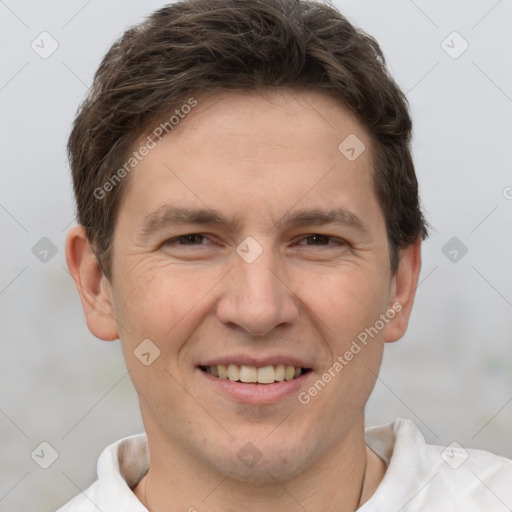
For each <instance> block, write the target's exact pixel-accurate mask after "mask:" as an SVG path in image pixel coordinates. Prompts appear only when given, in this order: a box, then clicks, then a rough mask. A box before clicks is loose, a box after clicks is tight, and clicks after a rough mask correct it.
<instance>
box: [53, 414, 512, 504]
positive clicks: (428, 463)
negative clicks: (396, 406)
mask: <svg viewBox="0 0 512 512" xmlns="http://www.w3.org/2000/svg"><path fill="white" fill-rule="evenodd" d="M366 442H367V444H368V446H369V447H370V448H371V449H372V450H373V451H375V453H377V454H378V455H379V456H380V457H381V458H382V459H383V460H384V461H385V462H386V464H387V471H386V474H385V476H384V479H383V480H382V482H381V483H380V485H379V487H378V488H377V490H376V491H375V493H374V495H373V496H372V497H371V498H370V499H369V500H368V501H367V502H366V503H365V504H364V505H363V506H362V507H361V508H359V509H358V512H477V511H478V512H506V511H512V460H508V459H505V458H503V457H499V456H497V455H493V454H492V453H488V452H485V451H482V450H472V449H470V450H465V449H464V448H462V447H458V446H452V445H449V446H448V447H443V446H435V445H428V444H426V443H425V439H424V438H423V436H422V435H421V433H420V431H419V430H418V429H417V427H416V426H415V425H414V423H413V422H412V421H410V420H405V419H400V418H399V419H397V420H395V421H394V422H393V423H390V424H388V425H382V426H379V427H370V428H368V429H366ZM148 464H149V456H148V448H147V439H146V435H145V434H139V435H136V436H131V437H127V438H125V439H121V440H119V441H117V442H116V443H114V444H112V445H110V446H109V447H107V448H106V449H105V450H104V451H103V453H102V454H101V455H100V458H99V460H98V480H96V482H94V483H93V484H92V485H91V486H90V487H89V488H88V489H87V490H85V491H84V492H83V493H81V494H79V495H78V496H76V497H75V498H74V499H73V500H71V501H70V502H69V503H67V504H66V505H64V506H63V507H61V508H60V509H59V510H58V511H57V512H98V509H100V510H101V511H102V512H147V509H146V508H145V507H144V506H143V505H142V503H141V502H140V501H139V500H138V499H137V497H136V496H135V494H134V493H133V492H132V491H131V488H133V487H134V486H135V484H136V483H137V482H138V481H139V480H140V479H141V478H142V476H143V475H144V474H145V473H146V471H147V469H148Z"/></svg>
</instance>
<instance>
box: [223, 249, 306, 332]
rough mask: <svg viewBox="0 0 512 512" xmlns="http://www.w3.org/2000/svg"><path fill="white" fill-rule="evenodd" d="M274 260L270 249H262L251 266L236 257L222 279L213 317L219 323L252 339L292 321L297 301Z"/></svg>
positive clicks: (295, 313) (275, 258) (286, 277)
mask: <svg viewBox="0 0 512 512" xmlns="http://www.w3.org/2000/svg"><path fill="white" fill-rule="evenodd" d="M277 259H278V258H277V257H275V256H274V255H273V254H272V250H271V249H267V250H264V251H263V253H262V254H261V255H260V256H259V257H258V258H257V259H256V260H255V261H253V262H252V263H248V262H247V261H244V260H243V259H242V258H240V257H238V255H236V261H235V263H234V265H235V267H234V268H233V270H232V271H231V272H229V274H228V275H227V276H226V279H225V280H224V290H223V293H222V295H221V297H220V299H219V301H218V303H217V309H216V313H217V318H218V319H219V320H220V321H221V322H222V323H224V324H225V325H228V326H230V327H234V326H236V327H238V328H241V329H243V330H244V331H246V332H247V333H249V334H251V335H253V336H265V335H266V334H268V333H270V332H271V331H272V330H273V329H275V328H277V327H279V326H286V325H288V326H289V325H291V324H292V323H293V322H295V321H296V319H297V318H298V316H299V308H298V300H297V297H296V296H295V294H294V293H293V287H292V283H291V282H290V278H289V276H287V275H286V273H285V272H284V271H283V264H282V263H281V264H280V262H279V261H277Z"/></svg>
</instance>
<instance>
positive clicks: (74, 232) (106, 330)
mask: <svg viewBox="0 0 512 512" xmlns="http://www.w3.org/2000/svg"><path fill="white" fill-rule="evenodd" d="M66 261H67V264H68V268H69V272H70V273H71V276H72V278H73V280H74V281H75V285H76V287H77V290H78V294H79V295H80V301H81V302H82V308H83V310H84V313H85V318H86V320H87V326H88V327H89V330H90V331H91V332H92V334H94V335H95V336H96V337H97V338H100V339H102V340H105V341H112V340H115V339H117V338H118V337H119V334H118V331H117V325H116V321H115V318H114V310H113V306H112V295H111V288H110V284H109V282H108V280H107V279H106V277H105V276H104V275H103V272H102V271H101V269H100V266H99V264H98V261H97V259H96V256H95V254H94V252H93V250H92V248H91V245H90V243H89V240H88V239H87V237H86V235H85V229H84V228H83V226H76V227H74V228H73V229H71V231H70V232H69V233H68V236H67V239H66Z"/></svg>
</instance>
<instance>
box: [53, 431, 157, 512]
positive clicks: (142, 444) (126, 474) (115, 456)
mask: <svg viewBox="0 0 512 512" xmlns="http://www.w3.org/2000/svg"><path fill="white" fill-rule="evenodd" d="M148 465H149V455H148V448H147V438H146V435H145V434H139V435H135V436H130V437H126V438H124V439H120V440H119V441H116V442H115V443H113V444H111V445H110V446H108V447H107V448H105V450H103V452H102V453H101V455H100V457H99V459H98V466H97V472H98V479H97V480H96V481H95V482H94V483H93V484H92V485H91V486H90V487H88V488H87V489H86V490H85V491H83V492H81V493H80V494H78V495H77V496H75V497H74V498H73V499H72V500H71V501H69V502H68V503H66V504H65V505H64V506H63V507H61V508H60V509H59V510H58V511H57V512H97V511H98V509H99V510H101V511H102V512H118V511H121V510H122V511H123V512H147V510H146V508H145V507H144V506H143V505H142V504H141V503H140V501H139V500H138V499H137V497H136V496H135V494H134V493H133V492H132V490H131V489H132V488H133V487H134V486H135V485H136V484H137V482H138V481H139V480H140V478H142V476H143V475H144V474H145V473H146V471H147V468H148Z"/></svg>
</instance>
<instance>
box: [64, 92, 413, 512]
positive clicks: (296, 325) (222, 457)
mask: <svg viewBox="0 0 512 512" xmlns="http://www.w3.org/2000/svg"><path fill="white" fill-rule="evenodd" d="M350 134H355V135H356V136H357V137H358V138H359V139H360V140H361V141H363V143H364V144H365V146H366V150H365V151H364V152H363V153H362V154H361V155H360V156H359V157H358V158H357V159H356V160H355V161H353V162H351V161H349V160H348V159H347V158H346V157H345V156H344V155H343V154H342V153H341V152H340V151H339V150H338V146H339V144H340V142H341V141H343V140H344V139H345V138H346V137H347V136H348V135H350ZM372 173H373V170H372V155H371V140H370V138H369V136H368V134H367V132H366V131H365V129H364V128H363V127H362V126H361V125H360V123H359V122H358V121H357V120H356V118H355V117H354V116H353V115H352V114H351V113H350V112H349V111H348V110H347V109H346V108H345V107H344V106H343V105H341V104H340V103H339V102H337V101H336V100H335V99H333V98H332V97H330V96H328V95H325V94H320V93H312V92H303V93H298V92H291V91H281V92H279V93H275V92H274V93H269V94H266V95H265V96H262V95H260V94H258V93H244V94H222V95H220V94H217V95H215V96H213V97H210V98H202V99H201V98H198V106H197V107H196V108H195V109H194V110H193V111H192V113H190V114H189V115H188V116H187V118H186V119H184V120H183V121H181V123H180V125H179V127H178V128H177V129H176V130H175V131H173V132H172V133H171V134H170V135H168V136H167V137H166V138H165V139H164V140H163V141H162V142H160V143H159V144H158V145H157V147H156V148H154V149H153V150H152V151H151V152H150V153H149V155H148V156H146V157H145V158H144V160H143V161H142V162H141V163H140V164H139V165H138V166H137V167H136V169H135V170H134V171H133V172H132V174H131V175H130V177H129V180H128V182H127V183H126V185H127V190H126V194H125V197H124V200H123V202H122V205H121V207H120V211H119V214H118V219H117V224H116V228H115V233H114V241H113V260H112V261H113V265H112V268H113V273H112V276H111V278H110V280H107V279H106V278H105V276H103V275H102V273H101V271H100V269H99V267H98V264H97V262H96V259H95V257H94V255H93V253H92V251H91V248H90V245H89V243H88V241H87V239H86V237H85V234H84V230H83V228H82V227H80V226H78V227H76V228H74V229H72V230H71V232H70V233H69V236H68V239H67V261H68V266H69V269H70V271H71V274H72V276H73V278H74V279H75V281H76V283H77V287H78V291H79V293H80V296H81V300H82V305H83V308H84V311H85V315H86V318H87V323H88V327H89V329H90V330H91V332H92V333H93V334H94V335H95V336H97V337H99V338H101V339H104V340H114V339H117V338H118V337H119V339H120V340H121V344H122V347H123V352H124V356H125V360H126V364H127V367H128V369H129V370H130V376H131V379H132V381H133V384H134V386H135V389H136V391H137V393H138V396H139V401H140V407H141V412H142V417H143V420H144V424H145V428H146V432H147V435H148V440H149V449H150V454H151V465H150V470H149V472H148V474H147V476H146V477H145V478H143V479H142V480H141V482H140V483H139V485H138V486H137V487H136V488H135V489H134V492H135V494H136V495H137V497H139V499H140V500H141V501H142V502H143V503H144V504H145V505H146V506H147V507H148V509H150V510H151V511H163V510H166V511H169V510H172V511H179V510H188V509H189V508H190V507H196V508H197V509H199V510H201V511H205V510H207V511H215V512H221V511H223V512H226V511H231V510H233V511H234V510H249V511H254V512H259V511H261V512H263V511H265V512H269V511H271V512H272V511H281V510H288V511H295V510H297V511H299V510H301V511H302V510H304V509H306V510H325V511H334V510H336V511H352V510H354V509H355V508H356V507H357V506H358V504H360V503H364V502H365V501H366V500H367V499H369V497H371V495H372V494H373V492H374V491H375V489H376V488H377V486H378V484H379V483H380V481H381V480H382V477H383V475H384V472H385V465H384V463H383V462H382V461H381V460H380V459H379V458H378V457H377V456H376V455H375V454H374V453H373V452H371V451H370V450H369V449H368V448H367V447H366V444H365V440H364V407H365V404H366V402H367V400H368V397H369V395H370V393H371V391H372V389H373V387H374V385H375V381H376V378H377V374H378V370H379V367H380V363H381V357H382V352H383V347H384V344H385V343H386V342H393V341H396V340H398V339H399V338H400V337H402V335H403V334H404V332H405V330H406V328H407V323H408V319H409V315H410V311H411V307H412V303H413V299H414V291H415V288H416V286H417V280H418V274H419V271H420V243H419V241H418V242H417V243H415V244H413V245H411V246H410V247H409V248H407V249H405V250H403V251H402V252H401V254H400V265H399V268H398V271H397V272H396V274H395V275H392V274H391V272H390V260H389V250H388V242H387V237H386V229H385V221H384V217H383V213H382V211H381V208H380V206H379V204H378V201H377V198H376V196H375V193H374V187H373V181H372ZM105 200H108V198H107V199H105ZM166 205H167V206H168V205H173V206H183V207H196V208H209V209H214V210H217V211H219V212H220V213H222V214H223V215H224V216H225V217H226V218H227V219H229V220H230V219H235V218H237V219H238V220H239V223H238V225H236V226H235V225H232V226H227V225H226V224H213V225H212V224H207V225H205V224H187V225H177V224H168V223H167V224H165V223H164V225H163V226H160V228H159V229H158V230H156V231H154V232H150V233H143V231H142V226H143V224H144V221H145V219H147V217H148V216H149V215H150V214H151V213H152V212H155V211H156V210H158V209H159V208H163V207H165V206H166ZM339 207H342V208H344V209H346V210H348V211H350V212H351V213H352V214H353V215H355V216H357V217H358V218H359V219H360V221H361V226H362V227H356V226H352V225H346V224H343V225H337V224H332V223H331V224H329V223H327V224H325V223H324V224H321V225H309V224H304V225H288V224H286V223H285V222H284V220H285V219H286V218H287V217H286V215H289V214H292V213H294V212H296V211H298V210H299V209H304V208H319V209H322V210H327V211H328V210H332V209H334V208H339ZM187 234H200V235H204V236H203V237H192V238H187V239H183V238H181V239H180V241H181V243H178V241H177V240H176V239H175V238H176V237H179V236H183V235H187ZM314 234H320V235H326V236H327V237H332V238H325V237H312V236H311V235H314ZM247 236H252V237H253V238H254V239H255V240H256V241H257V242H258V244H259V246H260V247H261V248H262V250H263V252H262V253H261V255H260V256H259V257H258V258H257V259H256V260H255V261H254V262H252V263H247V262H246V261H244V260H243V259H242V258H241V257H240V256H239V255H238V254H237V252H236V248H237V246H238V245H239V244H240V243H241V242H242V241H243V240H244V239H245V238H246V237H247ZM173 238H174V240H172V239H173ZM169 240H171V241H170V242H169ZM187 244H188V245H187ZM395 303H400V304H401V305H402V309H401V311H400V312H399V313H397V314H396V315H395V316H394V318H393V319H391V320H389V321H388V323H386V324H385V327H384V329H382V330H381V331H380V332H379V334H378V335H377V336H375V337H374V338H373V339H372V340H371V342H370V343H368V345H366V346H365V347H364V348H363V349H362V350H361V351H360V352H359V353H358V354H357V355H356V356H354V358H353V359H352V360H351V361H350V362H349V363H348V364H347V365H346V366H344V368H343V370H342V371H341V372H339V373H338V374H337V375H336V377H334V378H333V379H332V380H331V382H329V384H328V385H326V386H325V388H324V389H322V390H321V392H319V393H318V394H317V395H316V396H315V397H314V398H312V399H311V401H310V403H308V404H307V405H303V404H301V403H299V401H298V400H297V393H291V394H290V395H289V396H286V397H284V398H281V399H280V400H278V401H276V402H275V403H272V404H266V405H255V404H247V403H241V402H239V401H237V400H234V399H232V398H230V397H228V396H226V395H225V394H223V393H222V392H220V391H219V390H218V389H217V388H216V387H215V386H211V385H210V382H209V381H208V380H207V379H206V378H205V376H204V375H203V374H202V373H201V372H200V370H199V369H198V368H197V365H198V364H200V363H201V362H204V361H205V360H208V359H210V360H211V359H212V358H215V357H218V356H219V355H223V354H229V355H232V354H234V353H235V352H236V353H248V354H251V355H256V356H263V355H277V354H279V355H283V354H284V355H290V356H295V357H300V358H301V360H304V361H307V362H308V366H309V367H310V368H312V372H311V373H310V374H308V376H307V379H305V381H304V382H303V383H302V385H301V388H300V391H305V390H306V391H307V389H308V388H309V387H310V386H311V385H312V384H313V383H314V382H315V381H316V380H318V379H319V378H321V376H322V374H324V373H325V372H326V371H327V370H328V368H330V367H331V366H332V365H333V363H334V361H335V360H336V357H337V356H339V355H343V354H344V353H345V352H346V351H347V350H348V349H349V347H350V345H351V343H352V341H353V340H355V339H356V338H357V335H358V334H359V333H360V332H362V331H364V329H365V328H367V327H370V326H373V325H374V324H375V322H376V321H377V320H378V319H379V317H380V315H381V314H384V313H385V312H386V311H387V310H388V309H389V308H391V307H392V305H393V304H395ZM147 338H149V339H150V340H152V342H153V343H154V344H155V345H156V346H158V348H159V350H160V356H159V357H158V358H157V359H155V360H154V362H153V363H152V364H151V365H149V366H145V365H143V364H141V362H140V361H139V360H138V359H137V358H136V357H135V355H134V350H135V349H136V347H137V346H138V345H139V344H140V342H141V341H142V340H144V339H147ZM247 442H251V443H252V444H253V445H254V446H255V447H256V448H257V449H258V451H259V452H260V453H261V459H260V460H259V461H258V463H257V464H255V465H253V466H252V467H247V466H246V465H245V464H243V463H242V461H241V460H240V459H239V458H238V457H237V453H238V451H239V450H240V449H241V448H242V447H243V446H244V445H246V443H247ZM363 480H364V488H363ZM171 507H172V508H171Z"/></svg>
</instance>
